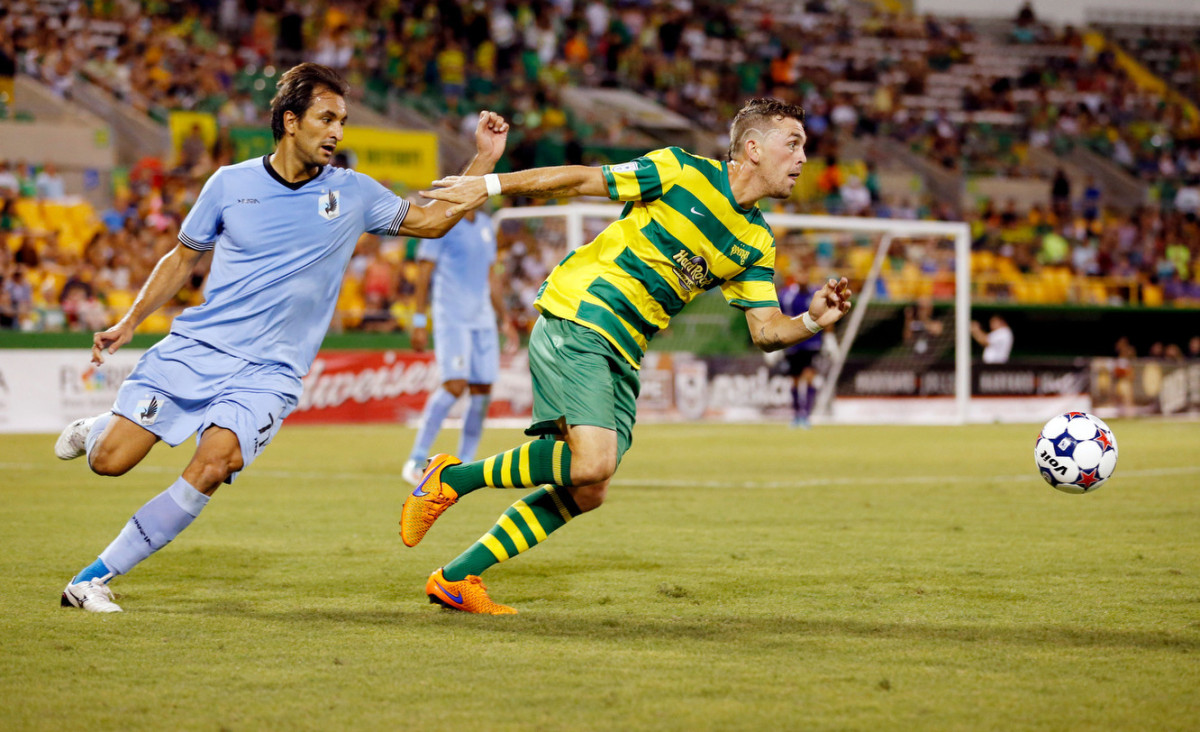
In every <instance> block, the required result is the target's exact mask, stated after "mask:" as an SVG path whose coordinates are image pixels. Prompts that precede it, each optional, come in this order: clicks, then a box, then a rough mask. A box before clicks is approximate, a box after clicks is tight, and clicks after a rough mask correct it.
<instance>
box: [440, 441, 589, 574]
mask: <svg viewBox="0 0 1200 732" xmlns="http://www.w3.org/2000/svg"><path fill="white" fill-rule="evenodd" d="M534 444H536V443H534ZM557 444H560V445H561V444H562V443H561V442H560V443H557ZM526 447H527V446H526ZM514 452H515V451H514ZM506 454H507V453H506ZM580 513H582V512H581V511H580V510H579V507H578V506H576V505H575V501H574V499H572V498H571V494H570V492H569V491H567V490H566V489H564V488H559V487H556V486H552V485H548V486H545V487H543V488H540V489H538V490H536V491H534V492H533V493H530V494H529V495H528V496H526V497H525V498H523V499H521V500H519V501H517V502H516V503H514V504H513V505H512V506H510V507H509V508H508V510H506V511H505V512H504V513H503V514H501V515H500V520H498V521H497V522H496V525H495V526H493V527H492V528H491V530H490V531H488V532H487V533H486V534H484V535H483V536H481V537H479V541H477V542H475V543H474V544H472V545H471V547H470V548H469V549H467V550H466V551H465V552H463V553H462V554H460V555H459V556H458V558H456V559H455V560H454V561H452V562H450V563H449V564H447V565H446V566H445V568H444V569H443V574H444V575H445V577H446V579H448V580H450V581H451V582H459V581H461V580H464V579H466V578H467V575H471V574H474V575H478V574H482V573H483V571H484V570H486V569H487V568H488V567H491V566H492V565H493V564H498V563H500V562H503V561H504V560H505V559H508V558H509V557H515V556H516V555H518V554H520V553H521V552H523V551H528V550H529V549H530V548H532V547H535V546H537V545H538V544H540V543H541V542H543V541H545V540H546V537H547V536H549V535H550V534H551V533H553V532H554V531H555V530H556V529H559V528H561V527H563V526H564V525H566V523H567V522H568V521H570V520H571V519H573V518H575V517H576V516H578V515H579V514H580Z"/></svg>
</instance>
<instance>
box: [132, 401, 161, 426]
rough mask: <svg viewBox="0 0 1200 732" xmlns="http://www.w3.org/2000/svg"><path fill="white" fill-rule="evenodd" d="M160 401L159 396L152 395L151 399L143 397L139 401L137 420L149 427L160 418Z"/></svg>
mask: <svg viewBox="0 0 1200 732" xmlns="http://www.w3.org/2000/svg"><path fill="white" fill-rule="evenodd" d="M159 406H160V402H159V401H158V397H157V396H151V397H150V398H149V399H142V400H141V401H139V402H138V403H137V410H136V413H135V414H136V416H137V421H138V423H139V424H141V425H142V426H143V427H149V426H150V425H152V424H154V423H155V422H156V421H157V420H158V408H159Z"/></svg>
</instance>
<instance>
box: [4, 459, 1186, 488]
mask: <svg viewBox="0 0 1200 732" xmlns="http://www.w3.org/2000/svg"><path fill="white" fill-rule="evenodd" d="M52 466H54V463H50V464H45V463H41V464H39V463H0V470H45V469H46V468H48V467H52ZM59 467H66V466H59ZM81 467H82V466H81ZM135 470H137V471H139V472H145V473H162V474H166V475H177V474H178V473H179V469H178V468H171V467H167V466H165V465H144V466H141V467H138V468H135ZM1194 473H1200V465H1183V466H1178V467H1169V468H1147V469H1145V470H1122V471H1118V472H1117V474H1116V475H1115V476H1114V477H1121V478H1153V477H1159V476H1169V475H1190V474H1194ZM249 474H250V475H256V476H260V477H263V478H279V479H283V480H325V481H365V482H371V483H377V482H380V481H387V480H392V479H395V480H399V471H397V472H395V473H387V472H379V473H336V472H324V471H320V470H309V471H306V470H270V469H263V470H252V471H251V473H249ZM1038 479H1039V478H1038V475H1037V473H1035V472H1032V471H1031V472H1030V473H1028V474H1023V475H983V476H981V475H901V476H892V477H890V478H878V477H870V476H862V477H843V478H809V479H806V480H770V481H759V480H746V481H741V482H735V481H719V480H688V479H687V478H673V479H666V480H663V479H656V478H637V477H634V476H629V477H627V478H624V479H622V478H617V479H615V480H613V485H617V486H645V487H648V488H809V487H813V486H837V485H868V484H876V483H890V484H895V483H904V484H911V483H946V482H963V483H968V482H976V483H1021V482H1028V481H1030V480H1038Z"/></svg>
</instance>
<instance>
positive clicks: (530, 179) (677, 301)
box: [401, 99, 850, 614]
mask: <svg viewBox="0 0 1200 732" xmlns="http://www.w3.org/2000/svg"><path fill="white" fill-rule="evenodd" d="M803 121H804V110H802V109H801V108H800V107H797V106H795V105H791V104H786V103H783V102H780V101H777V100H773V99H756V100H753V101H751V102H750V103H748V104H747V105H746V106H745V107H744V108H743V109H742V110H741V111H740V112H739V113H738V115H737V118H736V119H735V120H734V122H733V125H732V129H731V130H730V140H731V143H730V157H731V161H730V162H729V163H722V162H718V161H716V160H710V159H707V158H702V157H698V156H696V155H692V154H690V153H688V152H686V151H684V150H681V149H679V148H677V147H672V148H665V149H662V150H656V151H654V152H651V153H649V154H647V155H646V156H644V157H641V158H638V159H636V160H634V161H632V162H628V163H624V164H621V165H605V166H601V167H585V166H571V165H568V166H561V167H554V168H536V169H533V170H525V171H519V172H515V173H507V174H505V175H501V176H494V175H493V176H486V177H483V178H481V177H451V178H447V179H444V180H442V181H438V183H437V185H439V186H446V187H442V188H439V189H437V190H435V191H430V192H426V194H425V195H428V196H430V197H433V198H438V199H441V200H445V201H449V202H452V203H454V204H456V206H455V207H454V208H451V209H450V211H451V212H452V213H457V212H459V208H458V207H459V206H461V207H462V209H463V210H465V209H468V208H474V207H477V206H479V205H480V204H482V202H483V201H485V200H486V199H487V198H488V196H489V195H495V194H497V193H501V192H504V193H508V194H510V195H522V196H529V197H533V198H566V197H572V196H608V197H609V198H611V199H614V200H621V201H626V202H627V205H626V207H625V211H624V215H623V216H622V217H621V218H620V219H619V220H617V221H616V222H614V223H612V224H610V225H609V226H608V227H607V228H605V229H604V231H602V232H601V233H600V235H599V236H597V237H596V238H595V239H594V240H593V241H592V242H591V243H589V244H587V245H585V246H583V247H580V248H579V249H577V250H575V251H573V252H571V253H570V254H568V255H567V256H566V258H565V259H563V260H562V262H560V263H559V264H558V266H557V267H556V268H555V269H554V271H553V272H551V273H550V276H549V277H548V278H547V280H546V282H545V283H544V284H543V285H542V287H541V289H540V290H539V292H538V297H537V300H536V302H535V303H534V304H535V305H536V306H537V308H538V309H539V310H540V311H541V317H540V318H538V321H537V324H536V325H535V327H534V329H533V332H532V334H531V336H530V340H529V366H530V371H531V372H532V376H533V425H532V426H531V427H530V428H529V429H527V430H526V434H528V435H530V436H537V437H548V438H553V439H535V440H534V441H532V442H528V443H526V444H524V445H521V446H520V447H518V448H515V449H513V450H510V451H508V452H505V453H502V454H500V455H495V456H493V457H489V458H487V459H485V460H481V461H478V462H474V463H467V464H463V463H462V462H461V461H460V460H458V459H457V458H454V457H452V456H450V455H436V456H434V457H433V459H432V460H430V463H429V467H428V468H427V469H426V471H425V475H424V476H423V478H422V481H421V483H420V485H418V486H417V488H416V490H414V491H413V492H412V494H411V495H410V496H409V497H408V499H407V500H406V501H405V503H404V511H403V517H402V520H401V536H402V537H403V539H404V543H405V544H406V545H408V546H415V545H416V544H417V543H418V542H419V541H420V540H421V538H422V537H424V535H425V533H426V532H427V531H428V530H429V527H430V526H432V525H433V522H434V521H435V520H436V519H437V517H438V516H440V515H441V514H442V512H443V511H445V510H446V509H447V508H449V507H450V506H452V505H453V504H454V503H455V502H456V501H457V500H458V499H459V498H460V497H461V496H463V495H465V494H466V493H469V492H471V491H474V490H477V489H479V488H483V487H485V486H491V487H498V488H536V487H538V486H543V487H541V488H538V489H537V490H535V491H534V492H532V493H530V494H529V495H526V496H525V497H524V498H522V499H521V500H519V501H517V502H516V503H514V504H513V505H512V507H511V508H509V509H508V510H507V511H505V512H504V514H503V515H502V516H501V517H500V519H499V520H498V521H497V522H496V525H495V526H494V527H493V528H492V529H491V530H490V531H488V532H487V533H486V534H484V535H483V537H482V538H480V540H479V541H477V542H476V543H475V544H473V545H472V546H471V547H469V548H468V549H467V550H466V551H465V552H464V553H463V554H461V555H460V556H459V557H458V558H457V559H455V560H454V561H452V562H450V563H449V564H447V565H445V567H443V568H441V569H438V570H436V571H435V572H434V573H433V574H432V575H431V576H430V578H429V580H428V582H427V583H426V585H425V592H426V594H427V595H428V596H429V598H430V600H431V601H433V602H437V603H440V604H442V605H444V606H446V607H449V608H453V609H457V610H464V611H467V612H475V613H489V614H511V613H515V612H516V610H514V609H513V608H511V607H508V606H505V605H500V604H497V603H495V602H493V601H492V600H491V598H490V597H489V596H488V594H487V591H486V588H485V587H484V585H483V583H482V581H481V580H480V578H479V575H480V574H481V573H482V572H483V571H484V570H486V569H487V568H489V567H491V566H493V565H495V564H496V563H498V562H502V561H504V560H505V559H508V558H509V557H512V556H515V555H516V554H518V553H520V552H523V551H526V550H527V549H529V548H530V547H533V546H536V545H537V544H538V543H539V542H542V541H544V540H545V539H546V538H547V536H548V535H549V534H550V533H551V532H553V531H555V530H557V529H559V528H561V527H562V526H564V525H565V524H566V523H567V522H568V521H570V520H571V519H572V518H574V517H575V516H578V515H579V514H581V513H584V512H586V511H590V510H592V509H594V508H597V507H599V506H600V504H601V503H603V501H604V497H605V493H606V491H607V489H608V483H609V479H610V478H611V477H612V475H613V473H614V472H616V469H617V465H618V464H619V463H620V461H621V457H622V456H623V455H624V454H625V452H626V450H628V449H629V446H630V444H631V442H632V440H633V424H634V420H635V417H636V403H635V402H636V399H637V395H638V391H639V389H640V382H639V379H638V368H639V366H640V363H641V359H642V355H643V354H644V353H645V350H646V348H647V345H648V342H649V340H650V339H651V338H652V337H653V336H654V334H655V333H657V332H658V331H659V330H662V329H663V328H665V327H666V326H667V324H668V322H669V321H670V319H671V317H672V316H674V315H675V314H676V313H678V312H679V311H680V310H681V309H682V308H683V307H684V305H686V304H687V303H688V302H689V301H691V300H692V299H693V298H695V297H696V296H698V295H699V294H700V293H701V292H703V291H705V290H710V289H712V288H715V287H720V288H721V291H722V293H723V294H724V295H725V298H726V300H727V301H728V302H729V304H730V305H732V306H734V307H737V308H740V309H742V310H744V311H745V317H746V325H747V327H748V328H749V329H750V334H751V338H752V340H753V341H754V344H755V345H757V346H758V347H759V348H761V349H763V350H766V351H773V350H778V349H781V348H786V347H788V346H790V345H792V344H794V343H798V342H800V341H803V340H805V339H806V338H810V337H812V336H813V335H814V334H815V333H817V332H819V331H820V330H821V329H822V328H825V327H828V326H831V325H833V324H834V323H836V322H837V321H838V320H840V319H841V318H842V316H843V315H844V314H845V313H846V312H847V311H848V310H849V309H850V300H849V295H850V292H849V285H848V283H847V282H846V280H845V279H842V280H841V281H840V282H836V281H834V280H830V281H829V282H827V283H826V284H825V286H824V287H822V288H821V290H820V291H819V292H818V293H817V294H816V296H815V297H814V298H813V300H812V304H811V305H810V307H809V310H808V311H807V312H805V313H804V314H803V315H802V316H801V317H799V318H790V317H788V316H786V315H784V314H783V313H782V312H781V311H780V309H779V301H778V299H777V297H776V292H775V283H774V276H775V236H774V234H773V233H772V232H771V229H770V228H769V227H768V226H767V224H766V221H765V220H764V219H763V216H762V213H761V212H760V211H759V210H758V208H757V207H756V206H755V203H757V202H758V201H759V200H760V199H762V198H767V197H770V198H787V197H788V196H789V195H790V194H791V192H792V189H793V187H794V186H795V184H796V179H797V178H798V177H799V175H800V168H801V166H802V165H803V163H804V162H805V156H804V143H805V140H806V137H807V136H806V133H805V131H804V125H803Z"/></svg>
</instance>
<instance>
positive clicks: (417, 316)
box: [412, 313, 429, 328]
mask: <svg viewBox="0 0 1200 732" xmlns="http://www.w3.org/2000/svg"><path fill="white" fill-rule="evenodd" d="M428 323H429V319H428V318H427V317H426V316H425V313H413V316H412V327H414V328H424V327H425V326H426V325H427V324H428Z"/></svg>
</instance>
